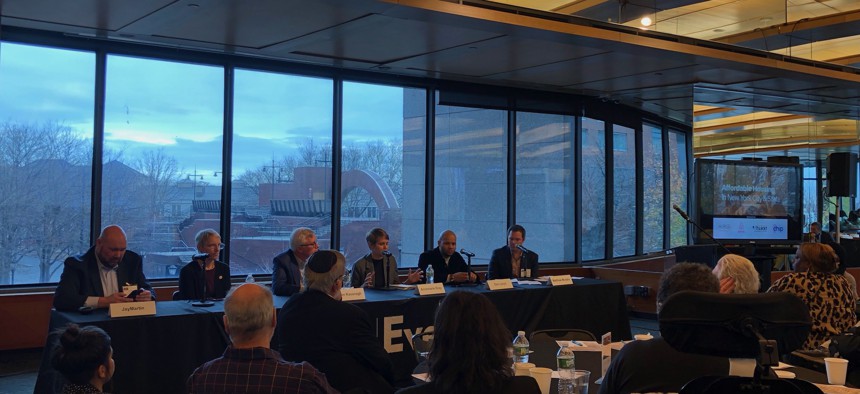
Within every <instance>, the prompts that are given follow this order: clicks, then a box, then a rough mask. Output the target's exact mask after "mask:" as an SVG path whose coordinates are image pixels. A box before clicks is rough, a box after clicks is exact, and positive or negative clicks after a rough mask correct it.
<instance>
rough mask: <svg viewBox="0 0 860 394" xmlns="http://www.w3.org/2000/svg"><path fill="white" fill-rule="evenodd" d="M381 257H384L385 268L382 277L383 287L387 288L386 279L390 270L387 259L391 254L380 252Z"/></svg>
mask: <svg viewBox="0 0 860 394" xmlns="http://www.w3.org/2000/svg"><path fill="white" fill-rule="evenodd" d="M382 255H383V256H385V268H384V270H385V272H384V273H383V275H382V279H383V280H385V287H388V279H389V278H388V270H389V268H390V266H389V261H391V260H389V259H388V257H390V256H391V252H389V251H387V250H384V251H382Z"/></svg>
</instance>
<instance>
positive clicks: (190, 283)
mask: <svg viewBox="0 0 860 394" xmlns="http://www.w3.org/2000/svg"><path fill="white" fill-rule="evenodd" d="M194 240H195V241H196V242H197V252H199V253H201V254H206V258H205V260H204V259H195V260H192V261H191V262H190V263H188V264H186V265H185V266H184V267H182V270H180V271H179V292H178V293H177V294H176V295H175V296H174V297H173V298H174V299H177V300H199V299H203V298H204V295H203V282H204V281H205V282H206V295H205V298H224V296H226V295H227V291H229V290H230V267H229V266H228V265H227V264H224V263H222V262H220V261H218V256H219V255H220V254H221V249H222V248H223V246H224V245H223V244H222V243H221V236H220V235H218V232H217V231H215V230H213V229H211V228H207V229H205V230H200V231H199V232H197V235H196V236H195V237H194ZM204 266H205V267H206V268H205V270H204V269H203V267H204Z"/></svg>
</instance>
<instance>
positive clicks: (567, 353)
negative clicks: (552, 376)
mask: <svg viewBox="0 0 860 394" xmlns="http://www.w3.org/2000/svg"><path fill="white" fill-rule="evenodd" d="M556 361H557V363H558V394H573V392H574V391H573V378H574V375H575V372H574V370H575V369H576V368H574V365H573V364H574V363H573V362H574V352H573V343H570V344H568V345H567V346H562V347H561V348H560V349H558V353H557V354H556Z"/></svg>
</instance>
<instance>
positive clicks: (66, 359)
mask: <svg viewBox="0 0 860 394" xmlns="http://www.w3.org/2000/svg"><path fill="white" fill-rule="evenodd" d="M59 337H60V343H59V344H58V345H57V347H55V348H54V352H53V355H52V357H51V365H53V367H54V369H56V370H57V371H59V372H60V373H61V374H63V376H65V377H66V379H68V380H69V381H70V382H72V383H75V384H87V383H89V382H90V381H91V380H92V379H93V377H94V376H95V374H96V372H97V371H98V369H99V367H100V366H105V368H107V370H108V371H109V372H110V373H113V371H112V368H111V367H110V366H109V365H110V358H111V352H112V350H111V345H110V336H109V335H108V334H107V333H106V332H104V330H102V329H101V328H98V327H95V326H85V327H79V326H78V325H76V324H69V325H68V326H67V327H66V328H65V329H63V330H61V331H60V332H59ZM107 379H110V377H109V376H108V377H107Z"/></svg>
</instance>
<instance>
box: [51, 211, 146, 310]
mask: <svg viewBox="0 0 860 394" xmlns="http://www.w3.org/2000/svg"><path fill="white" fill-rule="evenodd" d="M127 245H128V242H127V241H126V237H125V231H123V230H122V228H121V227H119V226H116V225H111V226H107V227H105V228H104V230H102V233H101V235H99V238H98V239H97V240H96V244H95V246H93V247H92V248H90V250H88V251H87V252H86V253H84V254H83V255H81V256H74V257H69V258H67V259H66V261H65V262H64V263H63V273H62V275H60V283H59V284H58V285H57V289H56V291H55V292H54V308H57V309H58V310H61V311H69V310H77V309H78V308H80V307H82V306H87V307H92V308H107V307H108V306H109V305H110V304H113V303H116V302H132V301H149V300H155V296H154V294H153V293H152V286H150V285H149V282H147V281H146V276H145V275H144V274H143V260H142V259H141V258H140V255H138V254H137V253H134V252H132V251H129V250H126V247H127ZM135 289H140V290H142V292H140V293H139V294H138V295H137V296H136V297H135V298H134V299H131V298H127V297H126V295H128V294H129V293H130V292H131V291H132V290H135Z"/></svg>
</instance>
